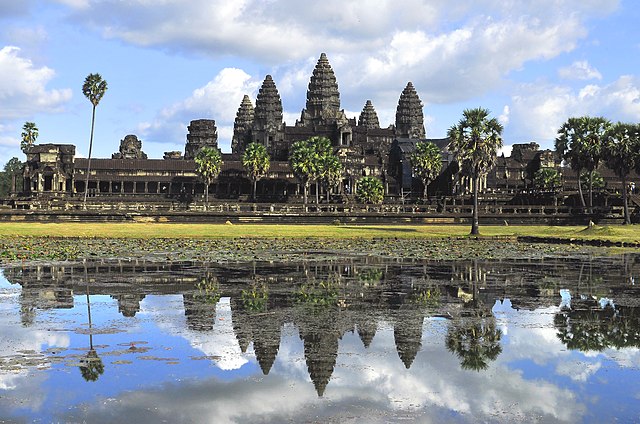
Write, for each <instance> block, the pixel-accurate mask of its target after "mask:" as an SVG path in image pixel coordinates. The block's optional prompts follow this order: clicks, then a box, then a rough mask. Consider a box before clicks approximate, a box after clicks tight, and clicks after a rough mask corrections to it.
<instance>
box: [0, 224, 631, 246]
mask: <svg viewBox="0 0 640 424" xmlns="http://www.w3.org/2000/svg"><path fill="white" fill-rule="evenodd" d="M480 232H481V237H487V238H491V237H496V238H498V237H541V238H549V239H556V240H558V241H562V240H565V241H571V240H578V241H579V240H602V241H609V242H613V243H617V242H622V243H638V242H640V226H638V225H631V226H593V227H583V226H515V225H514V226H490V225H486V226H481V227H480ZM468 235H469V226H468V225H261V224H237V225H228V224H227V225H225V224H173V223H33V222H29V223H26V222H25V223H23V222H20V223H14V222H8V223H0V237H4V238H6V237H62V238H134V239H154V238H170V239H172V238H176V239H183V238H196V239H200V238H205V239H207V238H211V239H235V238H292V239H296V238H298V239H299V238H328V239H353V238H364V239H373V238H420V239H429V238H446V237H467V236H468Z"/></svg>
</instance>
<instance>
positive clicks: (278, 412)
mask: <svg viewBox="0 0 640 424" xmlns="http://www.w3.org/2000/svg"><path fill="white" fill-rule="evenodd" d="M427 325H431V324H427ZM443 337H444V336H443V335H442V334H440V332H436V333H435V335H432V336H431V338H430V339H429V340H423V346H424V350H423V351H421V352H420V353H419V354H418V356H417V358H416V360H415V362H414V365H413V366H412V368H411V369H409V370H407V369H405V367H404V365H403V363H402V361H401V360H400V358H398V356H397V354H395V352H394V350H395V345H394V337H393V331H392V330H390V329H384V330H381V331H379V332H378V333H377V334H376V337H375V338H374V341H373V343H372V344H371V346H370V348H369V349H367V350H364V351H363V350H362V342H361V341H360V340H359V338H358V337H357V335H355V334H346V335H345V336H344V337H343V338H342V341H341V343H340V345H341V347H340V354H339V357H338V364H337V367H336V369H335V371H334V374H333V378H332V380H331V381H330V382H329V387H328V389H327V391H326V392H325V397H324V398H323V399H318V397H317V395H316V393H315V390H314V387H313V385H312V384H311V383H310V382H309V381H308V375H307V374H306V367H305V365H304V360H301V359H300V355H301V352H300V350H299V349H300V348H301V346H300V345H299V344H298V345H297V349H292V348H291V346H292V344H291V343H290V342H295V340H294V339H295V335H294V334H286V335H285V336H283V346H282V350H281V353H284V354H285V356H284V357H285V358H288V359H293V360H294V362H293V363H292V364H291V363H287V364H284V365H283V364H281V366H277V367H274V368H276V369H277V370H275V369H273V370H272V373H271V374H269V375H268V376H265V377H260V381H259V383H256V381H255V379H254V378H251V377H249V378H247V379H235V380H232V381H229V382H225V381H221V380H219V379H216V378H211V379H208V380H205V381H200V382H184V383H181V384H180V385H176V384H168V385H166V386H165V387H163V388H161V389H160V390H153V391H138V392H129V393H127V394H126V396H125V395H123V396H121V397H119V398H117V399H114V402H110V403H108V404H106V405H105V404H103V403H99V402H97V403H96V404H93V405H88V408H87V409H86V410H88V411H91V412H90V414H91V415H88V416H84V419H86V420H88V421H89V422H96V423H101V422H113V421H119V420H122V419H124V418H125V417H126V419H127V420H128V421H130V422H159V421H162V420H165V421H169V422H216V423H237V422H242V423H253V422H288V421H289V422H325V421H332V422H340V421H341V420H342V419H343V418H344V419H346V418H348V417H351V418H352V419H353V417H354V416H357V417H358V420H359V421H360V422H371V423H377V422H380V423H382V422H389V421H396V419H400V418H401V417H405V419H407V420H409V419H411V418H413V419H415V418H416V417H421V416H423V414H424V415H425V416H429V417H449V419H451V416H452V415H451V413H450V412H448V411H454V412H455V413H458V414H460V415H457V417H458V418H459V421H462V422H475V421H477V420H485V421H487V420H488V421H494V420H498V421H504V420H508V419H509V418H519V419H521V420H527V419H528V418H529V419H533V418H536V419H537V420H541V421H561V422H570V421H575V420H579V419H580V417H581V416H582V415H583V414H584V412H585V410H584V407H583V406H582V405H579V404H577V403H576V399H575V397H574V395H573V394H572V393H571V392H570V391H568V390H563V389H559V388H558V387H556V386H554V385H553V384H551V383H547V382H544V381H538V380H534V381H528V380H525V379H524V378H523V377H522V375H521V373H519V372H513V371H511V370H509V369H508V368H507V367H506V366H505V365H504V364H501V363H494V365H492V366H491V367H490V368H489V370H488V371H487V372H482V373H477V372H472V371H464V370H462V369H461V368H460V366H459V363H458V360H457V358H456V357H455V356H454V355H452V354H450V353H448V352H447V351H446V350H445V348H444V347H443V342H444V341H443ZM294 344H295V343H294ZM280 360H281V357H279V359H278V361H277V362H280ZM498 361H499V360H498ZM290 365H291V366H290ZM301 371H304V372H301ZM150 405H153V408H149V406H150ZM60 418H63V419H66V420H71V421H73V420H74V419H77V418H78V417H60ZM423 418H425V417H423ZM435 421H439V420H437V419H434V422H435Z"/></svg>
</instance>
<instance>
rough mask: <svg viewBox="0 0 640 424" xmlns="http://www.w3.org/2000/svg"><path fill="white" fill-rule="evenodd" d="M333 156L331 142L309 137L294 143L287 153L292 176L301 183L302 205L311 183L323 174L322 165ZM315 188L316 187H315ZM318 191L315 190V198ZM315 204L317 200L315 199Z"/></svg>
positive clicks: (326, 139) (305, 202) (321, 138)
mask: <svg viewBox="0 0 640 424" xmlns="http://www.w3.org/2000/svg"><path fill="white" fill-rule="evenodd" d="M331 155H333V149H332V148H331V141H330V140H329V139H328V138H326V137H311V138H308V139H306V140H301V141H296V142H295V143H293V145H292V146H291V150H290V152H289V164H290V165H291V169H292V170H293V172H294V174H296V176H297V177H298V179H299V180H300V182H302V187H303V195H304V204H305V205H306V204H307V193H308V191H309V186H310V185H311V183H312V182H315V183H318V181H319V180H320V178H322V176H323V173H324V170H323V168H324V166H323V164H325V163H327V162H328V160H327V156H331ZM316 187H317V185H316ZM317 195H318V190H317V189H316V196H317ZM316 202H317V199H316Z"/></svg>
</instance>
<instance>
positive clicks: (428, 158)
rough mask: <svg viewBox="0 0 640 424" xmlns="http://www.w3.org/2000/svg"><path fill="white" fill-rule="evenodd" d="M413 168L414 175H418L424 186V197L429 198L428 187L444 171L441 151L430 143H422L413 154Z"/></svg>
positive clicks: (419, 143)
mask: <svg viewBox="0 0 640 424" xmlns="http://www.w3.org/2000/svg"><path fill="white" fill-rule="evenodd" d="M411 166H412V167H413V173H414V175H417V176H418V177H419V178H420V179H421V180H422V183H423V184H424V193H423V194H422V197H423V198H424V199H426V198H427V187H428V186H429V183H430V182H431V181H433V180H434V179H435V178H436V177H437V176H438V174H440V170H441V169H442V156H441V154H440V149H439V148H438V146H436V145H435V144H433V143H431V142H430V141H422V142H418V143H417V144H416V150H415V151H414V152H413V153H412V154H411Z"/></svg>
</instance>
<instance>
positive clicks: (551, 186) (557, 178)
mask: <svg viewBox="0 0 640 424" xmlns="http://www.w3.org/2000/svg"><path fill="white" fill-rule="evenodd" d="M561 185H562V178H561V175H560V173H559V172H558V170H557V169H555V168H547V167H544V168H540V169H538V170H537V171H536V172H535V173H534V174H533V186H534V187H535V188H536V190H539V191H551V192H554V193H555V192H557V191H558V190H559V189H560V186H561Z"/></svg>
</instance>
